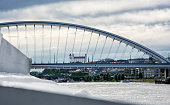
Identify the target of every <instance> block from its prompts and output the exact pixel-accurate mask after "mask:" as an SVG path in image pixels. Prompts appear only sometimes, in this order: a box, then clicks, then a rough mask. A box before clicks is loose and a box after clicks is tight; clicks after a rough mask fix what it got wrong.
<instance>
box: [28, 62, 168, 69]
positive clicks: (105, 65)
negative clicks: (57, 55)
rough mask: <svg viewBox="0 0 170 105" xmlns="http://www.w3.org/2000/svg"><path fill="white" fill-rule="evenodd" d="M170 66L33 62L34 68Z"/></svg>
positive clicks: (166, 66)
mask: <svg viewBox="0 0 170 105" xmlns="http://www.w3.org/2000/svg"><path fill="white" fill-rule="evenodd" d="M91 67H92V68H106V67H107V68H170V63H169V64H168V63H161V64H157V63H143V64H141V63H57V64H32V67H31V68H32V69H38V68H43V69H45V68H91Z"/></svg>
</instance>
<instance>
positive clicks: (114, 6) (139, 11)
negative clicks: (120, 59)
mask: <svg viewBox="0 0 170 105" xmlns="http://www.w3.org/2000/svg"><path fill="white" fill-rule="evenodd" d="M18 1H19V0H18ZM37 1H38V0H37ZM53 1H54V2H52V3H51V2H42V3H38V2H36V3H33V4H31V3H30V5H29V4H28V5H25V4H24V5H22V3H23V2H21V3H20V4H19V7H18V8H14V7H15V6H16V5H15V6H13V7H11V9H4V10H3V9H1V8H3V7H4V6H3V7H1V8H0V9H1V10H3V11H0V22H5V21H20V20H48V21H61V22H69V23H75V24H82V25H87V26H91V27H95V28H99V29H103V30H107V31H109V32H113V33H116V34H118V35H121V36H123V37H126V38H129V39H132V40H134V41H136V42H139V43H141V44H142V45H145V46H147V47H149V48H152V49H153V50H155V51H170V47H169V46H168V45H170V41H169V40H168V39H170V30H169V29H170V0H107V1H99V0H98V1H97V0H87V1H64V2H62V1H59V2H56V1H55V0H53ZM3 2H6V1H4V0H3ZM30 2H32V0H30ZM1 5H2V4H1ZM10 5H11V4H10ZM7 7H9V6H7ZM6 10H8V11H6ZM160 39H161V40H160Z"/></svg>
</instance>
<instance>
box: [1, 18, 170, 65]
mask: <svg viewBox="0 0 170 105" xmlns="http://www.w3.org/2000/svg"><path fill="white" fill-rule="evenodd" d="M42 24H43V25H54V26H62V27H72V28H77V29H81V30H86V31H90V32H94V33H98V34H100V35H104V36H107V37H110V38H113V39H116V40H118V41H121V42H123V43H125V44H128V45H130V46H132V47H134V48H136V49H138V50H140V51H142V52H144V53H146V54H148V55H150V56H152V57H154V58H155V59H157V60H159V61H161V62H162V63H170V61H169V60H167V59H166V58H164V57H163V56H162V55H160V54H158V53H156V52H155V51H153V50H151V49H149V48H147V47H145V46H143V45H141V44H139V43H136V42H134V41H132V40H129V39H127V38H124V37H121V36H119V35H116V34H113V33H110V32H107V31H103V30H100V29H96V28H92V27H88V26H83V25H77V24H71V23H63V22H52V21H15V22H5V23H0V28H2V27H8V26H18V25H42Z"/></svg>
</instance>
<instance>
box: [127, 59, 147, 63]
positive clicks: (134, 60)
mask: <svg viewBox="0 0 170 105" xmlns="http://www.w3.org/2000/svg"><path fill="white" fill-rule="evenodd" d="M128 61H129V63H148V62H149V59H146V58H136V59H129V60H128Z"/></svg>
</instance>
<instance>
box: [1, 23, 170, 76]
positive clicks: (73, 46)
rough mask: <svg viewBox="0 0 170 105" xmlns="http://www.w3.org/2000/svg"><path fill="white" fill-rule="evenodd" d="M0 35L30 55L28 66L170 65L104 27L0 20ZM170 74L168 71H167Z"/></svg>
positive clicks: (150, 51) (156, 54) (155, 66)
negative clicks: (0, 21)
mask: <svg viewBox="0 0 170 105" xmlns="http://www.w3.org/2000/svg"><path fill="white" fill-rule="evenodd" d="M0 32H1V33H2V34H3V37H4V38H5V39H6V40H8V41H9V42H10V43H11V44H13V45H14V46H15V47H16V48H18V49H19V50H20V51H21V52H23V53H24V54H25V55H26V56H28V57H29V58H31V59H32V68H34V69H35V68H36V69H37V68H90V67H92V68H93V67H94V68H100V67H102V68H163V69H166V70H167V69H169V68H170V61H169V60H168V59H166V58H165V57H163V56H162V55H160V54H158V53H157V52H155V51H153V50H151V49H149V48H147V47H145V46H143V45H141V44H139V43H137V42H135V41H132V40H129V39H127V38H124V37H122V36H119V35H117V34H114V33H110V32H107V31H104V30H100V29H96V28H92V27H88V26H83V25H77V24H71V23H62V22H51V21H17V22H5V23H0ZM168 74H170V73H168Z"/></svg>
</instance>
